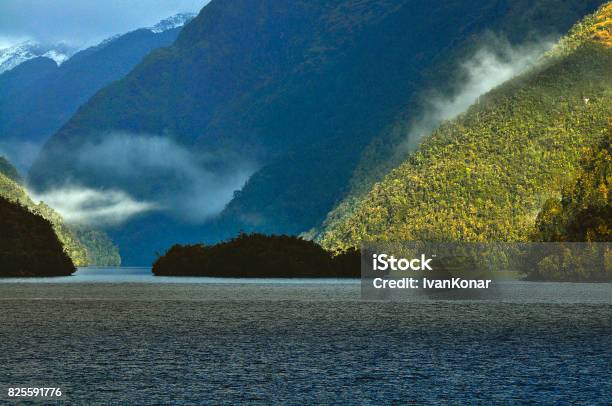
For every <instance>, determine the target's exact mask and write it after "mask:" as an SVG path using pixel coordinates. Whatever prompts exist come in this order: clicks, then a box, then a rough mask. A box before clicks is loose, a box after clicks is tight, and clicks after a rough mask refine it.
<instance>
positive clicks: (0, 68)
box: [0, 13, 196, 74]
mask: <svg viewBox="0 0 612 406" xmlns="http://www.w3.org/2000/svg"><path fill="white" fill-rule="evenodd" d="M195 16H196V14H195V13H179V14H176V15H173V16H172V17H168V18H165V19H163V20H161V21H160V22H158V23H157V24H155V25H154V26H153V27H148V29H149V30H150V31H151V32H153V33H156V34H159V33H162V32H164V31H168V30H171V29H173V28H177V27H182V26H183V25H185V24H186V23H187V22H189V21H190V20H191V19H192V18H194V17H195ZM121 35H122V34H117V35H113V36H112V37H109V38H107V39H105V40H104V41H102V42H101V43H100V44H98V45H96V47H103V46H106V45H108V44H110V43H111V42H113V41H114V40H116V39H117V38H119V37H121ZM77 51H78V49H76V48H72V47H70V46H68V45H66V44H64V43H59V44H50V45H44V44H41V43H39V42H36V41H33V40H28V41H24V42H20V43H18V44H16V45H12V46H9V47H5V48H0V74H1V73H2V72H5V71H7V70H11V69H13V68H14V67H15V66H17V65H19V64H21V63H23V62H25V61H27V60H29V59H32V58H36V57H39V56H44V57H47V58H50V59H53V60H54V61H55V63H57V64H58V65H61V64H62V63H63V62H65V61H66V60H67V59H68V58H70V57H71V56H72V55H73V54H74V53H76V52H77Z"/></svg>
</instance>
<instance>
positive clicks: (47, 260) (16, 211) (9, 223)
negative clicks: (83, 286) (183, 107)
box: [0, 197, 76, 277]
mask: <svg viewBox="0 0 612 406" xmlns="http://www.w3.org/2000/svg"><path fill="white" fill-rule="evenodd" d="M0 230H1V232H0V264H2V266H0V277H7V276H10V277H23V276H67V275H71V274H72V273H74V271H75V270H76V269H75V267H74V265H73V263H72V261H71V260H70V257H69V256H68V255H67V254H66V252H65V251H64V249H63V247H62V244H61V243H60V241H59V240H58V238H57V235H56V233H55V232H54V230H53V228H52V226H51V224H50V223H49V222H48V221H47V220H45V219H44V218H43V217H42V216H40V215H37V214H34V213H32V212H31V211H30V210H28V209H27V208H26V207H23V206H21V205H19V204H17V203H14V202H10V201H8V200H7V199H5V198H2V197H0Z"/></svg>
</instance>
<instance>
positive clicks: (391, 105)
mask: <svg viewBox="0 0 612 406" xmlns="http://www.w3.org/2000/svg"><path fill="white" fill-rule="evenodd" d="M599 4H601V1H596V0H588V1H582V0H580V1H578V0H570V1H567V0H543V1H538V2H532V1H527V0H520V1H508V0H502V1H499V0H486V1H482V2H472V1H453V2H438V3H432V2H430V1H425V0H416V1H414V0H400V1H387V0H366V1H361V0H359V1H358V0H333V1H312V0H309V1H292V2H279V1H272V0H262V1H258V2H252V1H247V0H224V1H220V0H213V1H212V2H211V3H209V4H208V5H207V6H205V7H204V9H203V10H202V11H201V13H200V14H199V15H198V17H196V18H195V19H194V20H193V21H192V22H191V23H189V24H188V25H187V26H186V27H185V28H184V30H183V31H182V32H181V34H180V36H179V38H178V39H177V41H176V42H175V44H174V45H173V46H171V47H168V48H164V49H160V50H157V51H154V52H153V53H151V54H150V55H149V56H147V57H146V58H145V59H144V60H143V61H142V63H140V64H139V65H138V66H137V67H136V68H135V69H134V70H133V71H132V72H131V73H130V74H128V75H127V76H126V77H125V78H123V79H122V80H119V81H117V82H115V83H113V84H111V85H110V86H108V87H106V88H104V89H103V90H102V91H100V92H99V93H98V94H97V95H96V96H94V97H93V98H92V99H90V100H89V101H88V102H87V103H86V104H85V105H84V106H83V107H82V108H81V109H80V110H79V111H78V112H77V113H76V114H75V115H74V116H73V117H72V118H71V119H70V120H69V121H68V122H67V124H66V125H65V126H64V127H62V128H61V129H60V130H59V131H58V132H57V133H56V134H55V135H54V136H53V137H52V138H51V139H50V141H49V142H48V143H47V144H46V146H45V148H44V149H43V152H42V154H41V156H40V157H39V159H38V160H37V162H36V163H35V164H34V166H33V168H32V171H31V173H30V179H31V181H32V184H33V185H34V186H36V187H37V188H39V189H47V188H52V187H56V186H57V185H62V184H64V183H65V182H66V181H70V182H74V183H76V184H79V185H85V186H88V187H95V188H103V189H109V188H118V189H122V190H129V191H130V192H131V193H133V194H134V195H135V197H136V198H138V199H141V200H146V201H151V200H154V199H156V198H157V197H158V196H159V195H160V194H177V193H178V192H177V191H176V190H175V188H176V184H177V183H178V182H180V179H178V178H177V179H176V181H172V180H168V179H167V178H163V177H159V178H157V179H146V180H143V181H141V182H134V181H131V180H129V181H127V180H126V179H127V178H129V176H103V175H102V174H101V171H100V170H99V169H100V168H97V167H95V165H94V164H92V162H84V160H83V159H80V158H79V156H80V155H79V151H81V150H83V149H84V148H87V147H88V146H91V145H98V144H103V141H104V140H108V139H109V138H110V137H113V136H115V135H116V134H117V133H120V134H122V136H123V137H124V138H128V139H129V138H131V139H132V140H134V139H136V138H138V137H140V138H142V137H143V135H144V136H147V137H162V138H164V139H168V140H172V142H176V143H179V144H180V145H182V146H185V147H186V148H189V150H190V151H192V152H193V153H197V154H199V155H200V156H201V157H206V159H205V161H206V162H205V165H206V170H207V171H213V172H214V173H215V174H217V175H218V174H221V175H224V174H226V173H227V172H230V173H231V172H232V170H233V169H235V168H236V166H237V165H240V164H243V163H248V164H250V165H252V166H253V167H254V168H257V171H256V172H255V173H254V175H253V176H252V177H250V179H249V181H248V182H247V183H246V185H245V187H244V188H243V189H242V190H241V191H240V192H238V193H236V194H235V195H234V198H233V199H232V201H231V202H230V203H229V205H228V206H227V208H226V209H225V210H224V212H223V213H222V214H221V215H220V216H219V217H218V218H216V219H215V220H214V221H213V223H212V224H207V225H205V226H202V227H200V228H199V229H198V227H197V224H195V225H194V224H193V223H189V224H181V219H180V217H178V218H177V216H174V217H173V215H172V213H163V212H161V211H160V212H157V213H154V214H150V215H149V216H148V217H147V218H142V217H141V218H139V219H138V220H137V221H138V222H139V223H138V226H135V225H131V224H128V225H127V226H126V227H125V228H123V229H117V230H115V231H113V235H114V236H115V237H116V240H117V241H119V243H120V244H121V245H124V244H128V243H129V244H131V245H132V246H134V244H136V245H138V248H137V249H135V250H130V254H129V255H134V256H135V257H134V258H133V259H134V261H137V260H138V261H141V259H142V258H149V259H152V255H153V252H154V251H155V250H161V249H164V248H166V247H165V245H162V246H159V245H158V244H159V243H160V242H161V241H165V240H166V239H175V240H176V241H179V240H181V241H184V240H185V238H188V237H187V236H188V235H197V236H198V237H197V240H201V239H206V240H219V239H223V238H226V237H228V236H231V235H234V234H235V233H237V232H238V231H239V230H245V231H251V230H255V231H260V232H266V233H289V234H297V233H301V232H303V231H306V230H308V229H310V228H311V227H313V226H316V225H318V224H320V223H321V222H322V221H323V220H324V219H325V216H326V214H327V213H328V211H329V210H330V209H332V208H333V206H334V205H335V204H336V203H337V202H338V201H339V200H340V199H341V198H342V197H343V196H344V195H345V194H346V192H347V190H348V183H349V180H350V179H351V178H352V177H353V173H354V170H355V168H356V167H357V165H358V163H359V162H360V160H361V158H362V154H363V151H364V149H365V148H366V147H367V146H368V145H370V144H371V142H372V140H373V139H376V138H378V137H381V136H382V135H383V134H384V133H385V132H386V131H387V130H388V128H389V126H390V125H391V124H392V123H394V122H395V121H396V120H397V118H398V115H400V114H404V115H410V114H412V113H413V112H414V109H413V108H412V107H413V102H414V98H415V97H416V95H417V94H418V93H419V92H420V91H422V90H424V89H427V88H429V87H430V86H431V84H432V83H435V84H436V85H437V86H439V87H440V88H441V89H446V88H449V87H451V82H452V81H454V80H455V79H457V78H456V76H457V75H456V72H455V70H456V67H457V65H458V64H459V63H460V61H462V60H463V59H464V58H465V57H466V56H467V55H469V54H471V53H473V52H474V50H475V48H478V47H480V46H482V45H484V44H485V43H486V42H487V41H488V40H487V39H488V38H490V37H491V36H497V37H505V38H507V39H508V42H509V43H510V44H519V43H523V42H529V41H538V40H540V39H541V38H542V37H546V36H548V35H553V34H557V33H559V32H565V31H566V30H567V29H569V28H570V27H571V25H572V24H573V23H575V21H577V20H579V19H580V18H582V17H583V16H584V15H585V14H587V13H589V12H592V11H593V10H595V8H596V7H597V6H598V5H599ZM140 138H139V139H140ZM128 175H129V174H128ZM210 193H211V194H214V193H215V191H214V190H211V191H210ZM190 198H192V196H190V195H189V194H185V195H182V196H181V199H182V201H183V202H184V201H187V202H188V201H189V199H190ZM166 217H168V218H166ZM187 228H189V231H186V229H187ZM142 230H147V231H146V232H144V231H142ZM141 247H150V248H148V249H149V252H148V253H142V252H140V251H141V250H142V249H145V248H141ZM136 256H138V257H139V258H136ZM129 262H131V260H130V261H128V263H129ZM140 263H146V261H145V262H140Z"/></svg>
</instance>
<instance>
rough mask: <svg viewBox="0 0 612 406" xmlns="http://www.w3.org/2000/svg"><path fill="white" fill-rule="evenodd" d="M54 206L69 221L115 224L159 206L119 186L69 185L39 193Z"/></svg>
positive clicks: (37, 197)
mask: <svg viewBox="0 0 612 406" xmlns="http://www.w3.org/2000/svg"><path fill="white" fill-rule="evenodd" d="M32 198H33V199H34V200H36V201H43V202H45V203H46V204H48V205H49V206H51V207H53V208H54V209H55V210H56V211H57V212H58V213H59V214H60V215H62V217H63V218H64V220H66V221H67V222H68V223H72V224H86V225H95V226H115V225H119V224H121V223H123V222H125V221H126V220H128V219H129V218H131V217H133V216H135V215H138V214H141V213H145V212H148V211H151V210H155V209H157V206H156V205H155V204H154V203H150V202H139V201H136V200H134V199H133V198H132V197H131V196H129V195H128V194H126V193H125V192H123V191H120V190H110V191H100V190H95V189H90V188H85V187H78V186H67V187H64V188H58V189H53V190H51V191H49V192H46V193H43V194H40V195H37V194H32Z"/></svg>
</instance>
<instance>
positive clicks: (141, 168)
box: [33, 132, 256, 226]
mask: <svg viewBox="0 0 612 406" xmlns="http://www.w3.org/2000/svg"><path fill="white" fill-rule="evenodd" d="M67 153H68V151H67ZM70 154H71V155H72V156H74V160H75V162H76V167H78V168H79V175H80V178H79V179H78V180H66V182H65V183H64V184H60V185H57V186H55V187H52V188H50V189H47V190H44V191H42V192H33V195H34V197H35V199H36V200H41V201H45V202H46V203H48V204H49V205H50V206H51V207H53V208H54V209H56V210H57V211H58V212H59V213H60V214H61V215H62V216H64V217H65V218H66V219H67V220H68V221H69V222H74V223H79V224H87V225H98V226H117V225H120V224H122V223H124V222H126V221H128V220H129V219H130V218H132V217H134V216H136V215H139V214H143V213H146V212H151V211H164V212H167V213H169V214H171V215H172V216H173V217H175V218H177V219H179V220H181V221H185V222H189V223H196V224H197V223H201V222H203V221H206V220H207V219H209V218H210V217H212V216H214V215H216V214H218V213H220V212H221V211H222V210H223V208H224V207H225V205H226V204H227V203H228V202H229V201H230V200H231V199H232V197H233V195H234V192H235V191H237V190H239V189H241V188H242V187H243V185H244V184H245V182H246V181H247V180H248V178H249V177H250V176H251V174H252V173H253V172H254V171H255V169H256V165H255V164H254V163H250V162H247V161H243V162H239V163H234V162H230V161H229V158H225V157H223V156H221V155H217V156H211V155H210V154H207V153H206V152H201V151H194V150H192V149H189V148H188V147H187V146H185V145H182V144H180V143H178V142H176V141H174V140H172V139H170V138H168V137H160V136H154V135H144V134H133V133H129V132H113V133H109V134H107V135H105V136H104V137H101V138H100V139H99V140H97V141H95V142H90V143H87V144H85V145H84V146H82V147H80V148H79V149H78V150H77V151H72V152H70Z"/></svg>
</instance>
